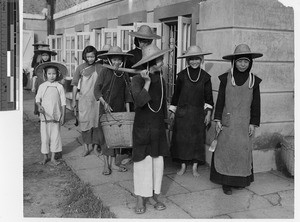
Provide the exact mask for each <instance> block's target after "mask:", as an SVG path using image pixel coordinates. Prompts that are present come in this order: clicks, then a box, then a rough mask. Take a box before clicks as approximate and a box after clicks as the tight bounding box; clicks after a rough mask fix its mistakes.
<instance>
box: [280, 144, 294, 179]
mask: <svg viewBox="0 0 300 222" xmlns="http://www.w3.org/2000/svg"><path fill="white" fill-rule="evenodd" d="M281 145H282V146H281V148H282V149H281V154H282V159H283V162H284V164H285V165H286V168H287V170H288V172H289V173H290V174H291V175H292V176H294V167H295V165H294V164H295V149H294V138H285V141H284V142H282V143H281Z"/></svg>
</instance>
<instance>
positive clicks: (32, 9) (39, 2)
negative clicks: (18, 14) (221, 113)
mask: <svg viewBox="0 0 300 222" xmlns="http://www.w3.org/2000/svg"><path fill="white" fill-rule="evenodd" d="M43 8H47V1H46V0H24V1H23V12H24V13H29V14H42V10H43Z"/></svg>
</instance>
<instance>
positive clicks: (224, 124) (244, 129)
mask: <svg viewBox="0 0 300 222" xmlns="http://www.w3.org/2000/svg"><path fill="white" fill-rule="evenodd" d="M261 56H262V54H261V53H254V52H251V50H250V48H249V46H248V45H246V44H240V45H238V46H237V47H236V48H235V50H234V53H233V54H231V55H227V56H223V59H226V60H230V61H231V65H232V68H231V70H230V71H229V72H227V73H224V74H223V75H220V76H219V79H220V86H219V93H218V99H217V104H216V110H215V121H217V124H216V131H217V132H220V133H219V136H218V143H217V147H216V150H215V151H214V153H213V155H212V160H211V174H210V180H211V181H212V182H214V183H218V184H221V185H222V188H223V191H224V193H225V194H227V195H231V194H232V189H231V188H232V187H234V188H243V187H246V186H249V185H250V183H251V182H253V181H254V177H253V160H252V139H253V135H254V131H255V127H258V126H259V124H260V90H259V84H260V82H261V79H260V78H258V77H257V76H255V75H254V74H252V73H251V72H250V70H251V68H252V63H253V59H254V58H258V57H261Z"/></svg>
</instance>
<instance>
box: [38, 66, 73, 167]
mask: <svg viewBox="0 0 300 222" xmlns="http://www.w3.org/2000/svg"><path fill="white" fill-rule="evenodd" d="M36 71H37V75H39V76H43V74H42V73H43V72H44V77H45V80H46V82H44V83H42V84H41V85H40V87H39V89H38V92H37V95H36V97H35V101H36V103H37V105H38V110H39V112H40V113H41V114H42V115H40V120H41V152H42V154H44V159H43V161H41V164H46V163H47V162H48V161H49V159H48V155H49V152H50V151H51V153H52V155H51V163H52V164H54V165H57V164H59V162H58V161H56V160H55V153H57V152H61V151H62V143H61V137H60V125H63V124H64V122H65V108H66V97H65V91H64V88H63V86H62V85H61V84H60V83H58V81H59V80H61V79H62V78H63V77H64V76H65V75H66V74H67V68H66V67H65V66H64V65H63V64H60V63H56V62H48V63H44V64H40V65H39V66H38V67H37V68H36Z"/></svg>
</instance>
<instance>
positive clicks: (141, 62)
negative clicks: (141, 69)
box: [132, 49, 173, 68]
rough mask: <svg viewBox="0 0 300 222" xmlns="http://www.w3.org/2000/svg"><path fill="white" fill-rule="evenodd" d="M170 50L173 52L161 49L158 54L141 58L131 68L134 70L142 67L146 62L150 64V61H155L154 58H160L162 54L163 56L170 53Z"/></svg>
mask: <svg viewBox="0 0 300 222" xmlns="http://www.w3.org/2000/svg"><path fill="white" fill-rule="evenodd" d="M171 50H173V49H163V50H161V51H159V52H157V53H155V54H153V55H151V56H148V57H145V58H142V59H141V60H140V61H139V62H137V63H136V64H134V65H133V66H132V68H135V67H138V66H140V65H143V64H144V63H146V62H150V61H152V60H153V59H156V58H158V57H160V56H162V55H163V54H165V53H166V52H169V51H171Z"/></svg>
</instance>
